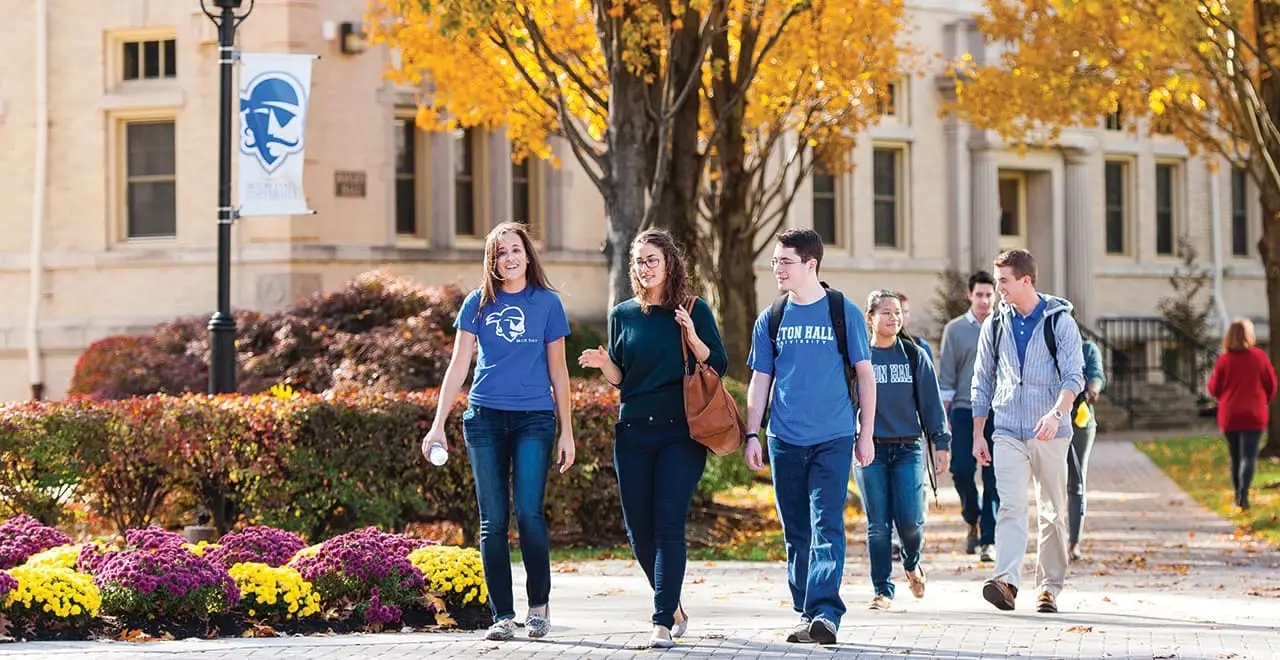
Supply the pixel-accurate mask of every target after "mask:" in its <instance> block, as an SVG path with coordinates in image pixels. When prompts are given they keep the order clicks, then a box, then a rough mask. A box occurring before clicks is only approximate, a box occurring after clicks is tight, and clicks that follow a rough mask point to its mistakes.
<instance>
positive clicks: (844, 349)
mask: <svg viewBox="0 0 1280 660" xmlns="http://www.w3.org/2000/svg"><path fill="white" fill-rule="evenodd" d="M822 286H823V288H825V289H826V290H827V310H828V312H830V314H831V329H832V331H833V332H835V334H836V349H837V350H839V351H840V362H841V363H842V364H844V379H845V382H846V383H847V384H848V385H849V401H850V403H852V404H853V407H854V408H857V407H858V385H857V372H856V371H854V368H853V365H852V364H850V363H849V333H848V331H847V329H846V327H845V321H846V319H845V316H844V294H843V293H841V292H840V291H838V290H836V289H832V288H831V287H829V286H827V283H826V282H823V283H822Z"/></svg>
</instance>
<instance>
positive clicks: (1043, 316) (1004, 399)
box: [971, 250, 1084, 613]
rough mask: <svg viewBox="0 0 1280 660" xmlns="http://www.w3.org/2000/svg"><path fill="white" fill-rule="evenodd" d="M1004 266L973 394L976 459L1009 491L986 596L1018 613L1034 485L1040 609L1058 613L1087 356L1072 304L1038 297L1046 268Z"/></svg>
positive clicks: (1013, 253)
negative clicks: (1071, 457) (1075, 426)
mask: <svg viewBox="0 0 1280 660" xmlns="http://www.w3.org/2000/svg"><path fill="white" fill-rule="evenodd" d="M995 266H996V290H997V291H999V292H1000V300H1001V305H1000V309H999V310H997V312H996V313H995V314H993V315H992V316H991V317H990V318H988V319H987V321H986V322H985V323H983V324H982V334H981V335H980V338H979V342H978V358H977V363H976V365H975V367H974V372H973V388H972V390H971V396H972V399H973V414H974V416H973V456H974V458H975V459H977V461H978V464H979V465H984V466H986V465H991V464H992V456H993V455H994V457H995V461H994V463H995V471H996V488H997V489H998V490H999V491H1000V512H999V514H998V515H997V517H996V570H995V575H994V576H993V577H992V579H990V580H988V581H987V582H986V584H985V585H983V589H982V595H983V597H984V598H986V599H987V601H988V602H990V603H991V604H993V605H995V606H996V607H997V608H999V609H1001V610H1012V609H1013V608H1014V601H1015V599H1016V598H1017V596H1018V584H1019V582H1020V580H1021V574H1022V559H1023V556H1024V555H1025V554H1026V550H1027V534H1028V532H1027V509H1028V501H1027V500H1028V495H1027V480H1028V479H1031V480H1032V481H1033V482H1034V484H1035V488H1036V512H1037V515H1038V517H1039V525H1038V527H1039V529H1040V538H1039V541H1038V543H1037V553H1036V583H1037V584H1036V588H1037V590H1038V591H1039V592H1040V595H1039V596H1038V597H1037V600H1036V610H1037V611H1039V612H1043V613H1054V612H1057V611H1058V602H1057V598H1058V594H1059V593H1060V592H1061V591H1062V586H1063V582H1064V581H1065V580H1066V575H1067V536H1068V527H1067V452H1068V451H1069V450H1070V448H1071V420H1070V419H1069V418H1067V415H1068V413H1069V412H1070V411H1071V404H1072V402H1073V401H1075V398H1076V395H1077V394H1079V393H1080V391H1081V390H1083V389H1084V351H1083V350H1082V349H1081V347H1080V329H1079V327H1078V326H1076V322H1075V319H1073V318H1071V303H1070V302H1068V301H1066V300H1064V299H1062V298H1057V297H1054V296H1048V295H1045V294H1042V293H1037V292H1036V287H1035V282H1036V261H1035V257H1033V256H1031V253H1030V252H1027V251H1026V250H1008V251H1005V252H1002V253H1001V254H1000V256H998V257H996V260H995ZM1046 333H1053V339H1052V340H1047V339H1046ZM1050 344H1053V345H1054V346H1055V349H1056V350H1055V351H1054V352H1053V353H1050ZM988 410H990V411H991V414H992V415H994V417H995V428H994V429H993V431H992V436H993V438H994V440H993V442H992V447H991V448H990V449H988V447H987V440H986V438H985V437H984V433H985V428H986V424H987V412H986V411H988ZM1064 418H1067V419H1064Z"/></svg>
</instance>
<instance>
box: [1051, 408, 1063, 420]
mask: <svg viewBox="0 0 1280 660" xmlns="http://www.w3.org/2000/svg"><path fill="white" fill-rule="evenodd" d="M1049 414H1051V415H1053V418H1054V419H1057V420H1061V419H1062V411H1061V410H1058V409H1057V408H1054V409H1053V410H1051V411H1049Z"/></svg>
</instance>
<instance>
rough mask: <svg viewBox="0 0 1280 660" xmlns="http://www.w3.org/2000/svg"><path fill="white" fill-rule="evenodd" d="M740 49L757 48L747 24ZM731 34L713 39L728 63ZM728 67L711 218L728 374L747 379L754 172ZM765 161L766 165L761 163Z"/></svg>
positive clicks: (719, 89) (718, 88)
mask: <svg viewBox="0 0 1280 660" xmlns="http://www.w3.org/2000/svg"><path fill="white" fill-rule="evenodd" d="M741 40H742V52H754V49H755V46H754V44H755V30H754V29H753V28H751V27H749V26H747V25H746V24H744V27H743V28H742V30H741ZM729 53H730V48H729V39H728V32H727V30H725V31H721V32H720V34H718V35H717V36H716V37H715V38H714V39H712V41H711V56H712V58H714V60H717V61H719V62H723V63H725V66H726V68H728V64H727V63H728V62H729V61H730V59H729ZM734 75H735V78H732V79H731V77H730V75H729V72H728V71H726V74H725V75H724V76H722V77H720V78H718V79H717V80H716V82H715V83H714V96H713V97H712V100H711V109H712V115H713V116H714V117H715V119H716V121H718V122H723V123H724V126H723V129H722V132H721V133H720V137H719V139H718V140H717V142H716V145H715V147H716V157H717V159H718V162H717V170H718V174H719V184H720V186H719V189H718V191H717V195H718V197H717V205H716V207H715V213H714V215H713V216H712V218H711V231H712V235H713V236H714V238H715V241H714V243H715V245H716V246H718V249H719V253H718V254H717V255H716V272H717V277H716V291H717V293H718V295H719V298H720V318H721V322H722V324H723V328H722V333H721V334H722V335H723V338H724V345H725V351H726V352H727V353H728V354H729V375H730V376H732V377H734V378H739V379H743V380H745V379H746V378H747V376H748V375H749V373H748V371H749V370H748V368H747V366H746V359H747V355H748V353H750V351H751V331H752V329H753V327H754V325H755V318H756V314H757V313H758V311H759V310H758V308H757V305H756V272H755V265H754V262H755V245H756V231H755V226H754V222H755V219H754V217H753V216H752V211H753V209H751V208H750V203H749V200H750V199H751V193H752V190H751V186H752V180H753V178H754V177H753V176H752V172H750V171H749V169H748V161H747V141H746V137H745V133H744V129H743V126H744V123H745V114H746V106H747V103H746V100H745V99H740V100H739V102H737V103H732V104H731V103H729V101H730V100H731V99H734V97H735V96H736V95H737V94H738V91H739V90H738V89H737V85H740V84H744V83H742V82H740V81H739V80H738V79H737V78H736V77H737V76H745V75H746V74H745V73H744V72H743V71H740V70H739V71H735V72H734ZM758 166H763V165H758Z"/></svg>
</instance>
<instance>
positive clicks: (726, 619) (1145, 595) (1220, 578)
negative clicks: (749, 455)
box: [0, 441, 1280, 660]
mask: <svg viewBox="0 0 1280 660" xmlns="http://www.w3.org/2000/svg"><path fill="white" fill-rule="evenodd" d="M1090 476H1091V485H1092V489H1091V501H1090V507H1091V508H1090V515H1089V517H1088V519H1087V523H1086V531H1085V536H1086V542H1085V544H1084V548H1085V550H1086V551H1087V553H1088V558H1087V561H1085V562H1082V563H1080V564H1077V565H1073V567H1072V569H1071V574H1070V578H1069V583H1068V586H1067V590H1066V591H1064V593H1063V595H1062V597H1061V599H1060V601H1059V603H1060V606H1061V608H1062V610H1063V612H1062V613H1061V614H1057V615H1043V614H1036V613H1035V611H1034V598H1035V593H1034V587H1033V581H1034V576H1033V573H1031V572H1030V570H1029V572H1028V573H1027V574H1026V575H1025V576H1024V585H1025V589H1024V591H1023V594H1022V596H1021V598H1020V599H1019V602H1018V610H1017V611H1015V612H1011V613H1003V612H998V611H996V610H995V609H994V608H992V607H991V606H990V605H988V604H987V603H986V602H985V601H984V600H982V597H981V595H980V588H981V582H982V580H983V579H985V578H986V577H987V569H986V568H985V567H979V566H978V565H977V564H976V563H975V561H974V557H972V556H968V555H964V554H960V553H958V552H953V549H956V548H959V547H960V546H961V545H962V535H963V532H962V524H961V521H960V517H959V514H958V509H957V500H956V497H955V491H954V489H952V488H951V487H950V485H946V486H940V488H939V496H940V500H941V503H942V506H943V510H942V511H940V512H939V511H933V512H931V514H930V516H931V517H930V521H929V527H928V539H927V544H926V564H925V565H926V567H927V568H928V569H929V570H930V573H929V575H930V582H929V587H928V594H927V595H926V596H925V598H924V599H922V600H915V599H913V598H912V597H911V596H910V593H909V592H908V590H907V589H906V587H905V580H904V579H903V578H901V571H900V570H899V571H898V574H897V576H896V579H897V580H898V581H899V583H900V584H899V586H900V588H899V590H898V591H899V597H898V599H897V600H896V601H895V603H894V608H893V609H892V610H891V611H888V612H882V613H876V612H870V611H868V610H866V609H865V606H866V603H867V602H869V600H870V597H871V595H872V592H871V587H870V583H869V581H868V579H867V565H866V561H865V546H864V545H863V544H862V543H860V542H855V543H851V545H850V548H849V561H848V563H847V564H846V576H845V587H844V589H843V592H842V595H843V596H844V598H845V600H846V603H847V605H848V606H849V614H848V615H846V617H845V620H844V622H843V625H842V627H841V630H840V642H841V643H840V645H839V646H837V647H831V648H816V647H812V646H796V645H790V644H786V643H785V642H783V636H784V635H785V631H786V629H787V628H788V627H789V626H790V625H791V624H792V623H793V621H794V615H793V614H792V613H791V612H790V608H789V598H788V596H787V586H786V567H785V566H784V565H782V564H776V563H767V564H754V563H736V562H735V563H696V564H693V565H691V566H690V567H689V576H688V579H687V583H686V584H687V586H686V589H685V604H686V608H687V610H688V611H689V613H690V616H691V619H692V621H691V625H690V629H689V632H690V635H689V636H688V637H686V638H685V639H683V640H681V641H682V644H681V646H680V647H678V648H677V649H674V650H671V651H666V652H660V651H650V650H647V649H642V648H640V646H641V644H643V643H644V641H645V640H646V639H647V637H648V630H649V627H648V623H647V621H648V612H649V608H650V607H651V602H652V595H651V592H650V591H649V589H648V585H647V584H646V583H645V581H644V577H643V574H642V573H641V572H640V570H639V568H638V567H636V566H634V565H633V564H631V563H630V562H623V561H609V562H584V563H575V564H561V565H557V566H556V571H557V572H556V574H555V575H554V576H553V578H552V581H553V585H554V591H553V594H552V603H553V604H552V607H553V621H554V622H555V625H554V626H553V630H552V634H551V636H550V637H549V638H548V639H546V640H544V641H540V642H531V641H517V642H509V643H506V644H497V643H492V642H486V641H484V640H483V639H482V638H481V634H480V633H459V634H416V633H415V634H382V635H351V636H335V637H308V638H283V639H231V640H212V641H203V640H186V641H175V642H160V643H151V644H124V643H109V642H97V643H94V642H88V643H86V642H80V643H55V642H46V643H38V644H23V645H7V646H0V656H9V657H22V658H70V657H72V656H76V655H83V654H88V655H90V656H92V657H94V658H109V659H112V660H115V659H123V658H143V659H150V658H160V657H193V658H207V659H215V658H217V659H223V658H226V659H231V658H268V657H269V658H308V659H316V658H356V657H359V658H387V659H393V658H421V657H432V658H484V657H492V658H532V659H541V658H631V657H655V656H656V655H658V654H662V655H665V656H670V657H696V658H706V657H715V658H735V659H746V658H752V659H754V658H814V657H818V658H827V657H837V658H862V657H867V658H870V657H906V658H966V659H968V658H1010V657H1054V658H1058V657H1088V658H1100V657H1113V658H1271V657H1280V629H1278V628H1277V625H1280V556H1278V555H1277V553H1276V551H1275V550H1273V549H1268V548H1267V547H1265V546H1263V545H1260V544H1257V543H1254V542H1251V541H1248V540H1238V539H1234V538H1233V529H1232V527H1231V525H1230V524H1228V523H1227V522H1225V521H1223V520H1222V519H1221V518H1219V517H1217V516H1216V515H1214V514H1213V513H1211V512H1209V511H1207V510H1206V509H1204V508H1203V507H1201V506H1199V505H1198V504H1196V503H1195V502H1194V501H1192V500H1191V499H1190V498H1188V497H1187V496H1186V495H1184V494H1183V493H1182V492H1181V491H1180V490H1179V489H1178V488H1177V486H1176V485H1174V484H1173V482H1172V481H1170V480H1169V479H1168V478H1167V477H1165V476H1164V474H1163V473H1162V472H1160V470H1159V469H1158V468H1156V467H1155V466H1154V465H1153V464H1152V463H1151V462H1150V461H1149V460H1147V458H1146V457H1145V456H1144V455H1142V454H1141V453H1140V452H1138V451H1137V450H1136V449H1134V448H1133V446H1132V445H1131V444H1129V443H1128V442H1118V441H1112V442H1107V441H1099V443H1098V444H1097V445H1096V446H1095V449H1094V452H1093V458H1092V469H1091V475H1090ZM863 529H864V528H863V526H862V525H861V524H860V523H858V524H856V525H855V526H854V532H853V535H854V537H855V541H857V540H859V539H860V538H861V537H862V535H863ZM1033 538H1034V534H1033ZM1029 560H1032V561H1033V560H1034V555H1031V556H1029ZM1030 566H1031V561H1029V562H1028V568H1029V569H1030ZM522 579H523V578H522V576H521V574H520V573H519V572H517V580H522ZM520 593H523V587H522V585H517V594H520ZM520 615H521V616H523V612H520Z"/></svg>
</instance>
